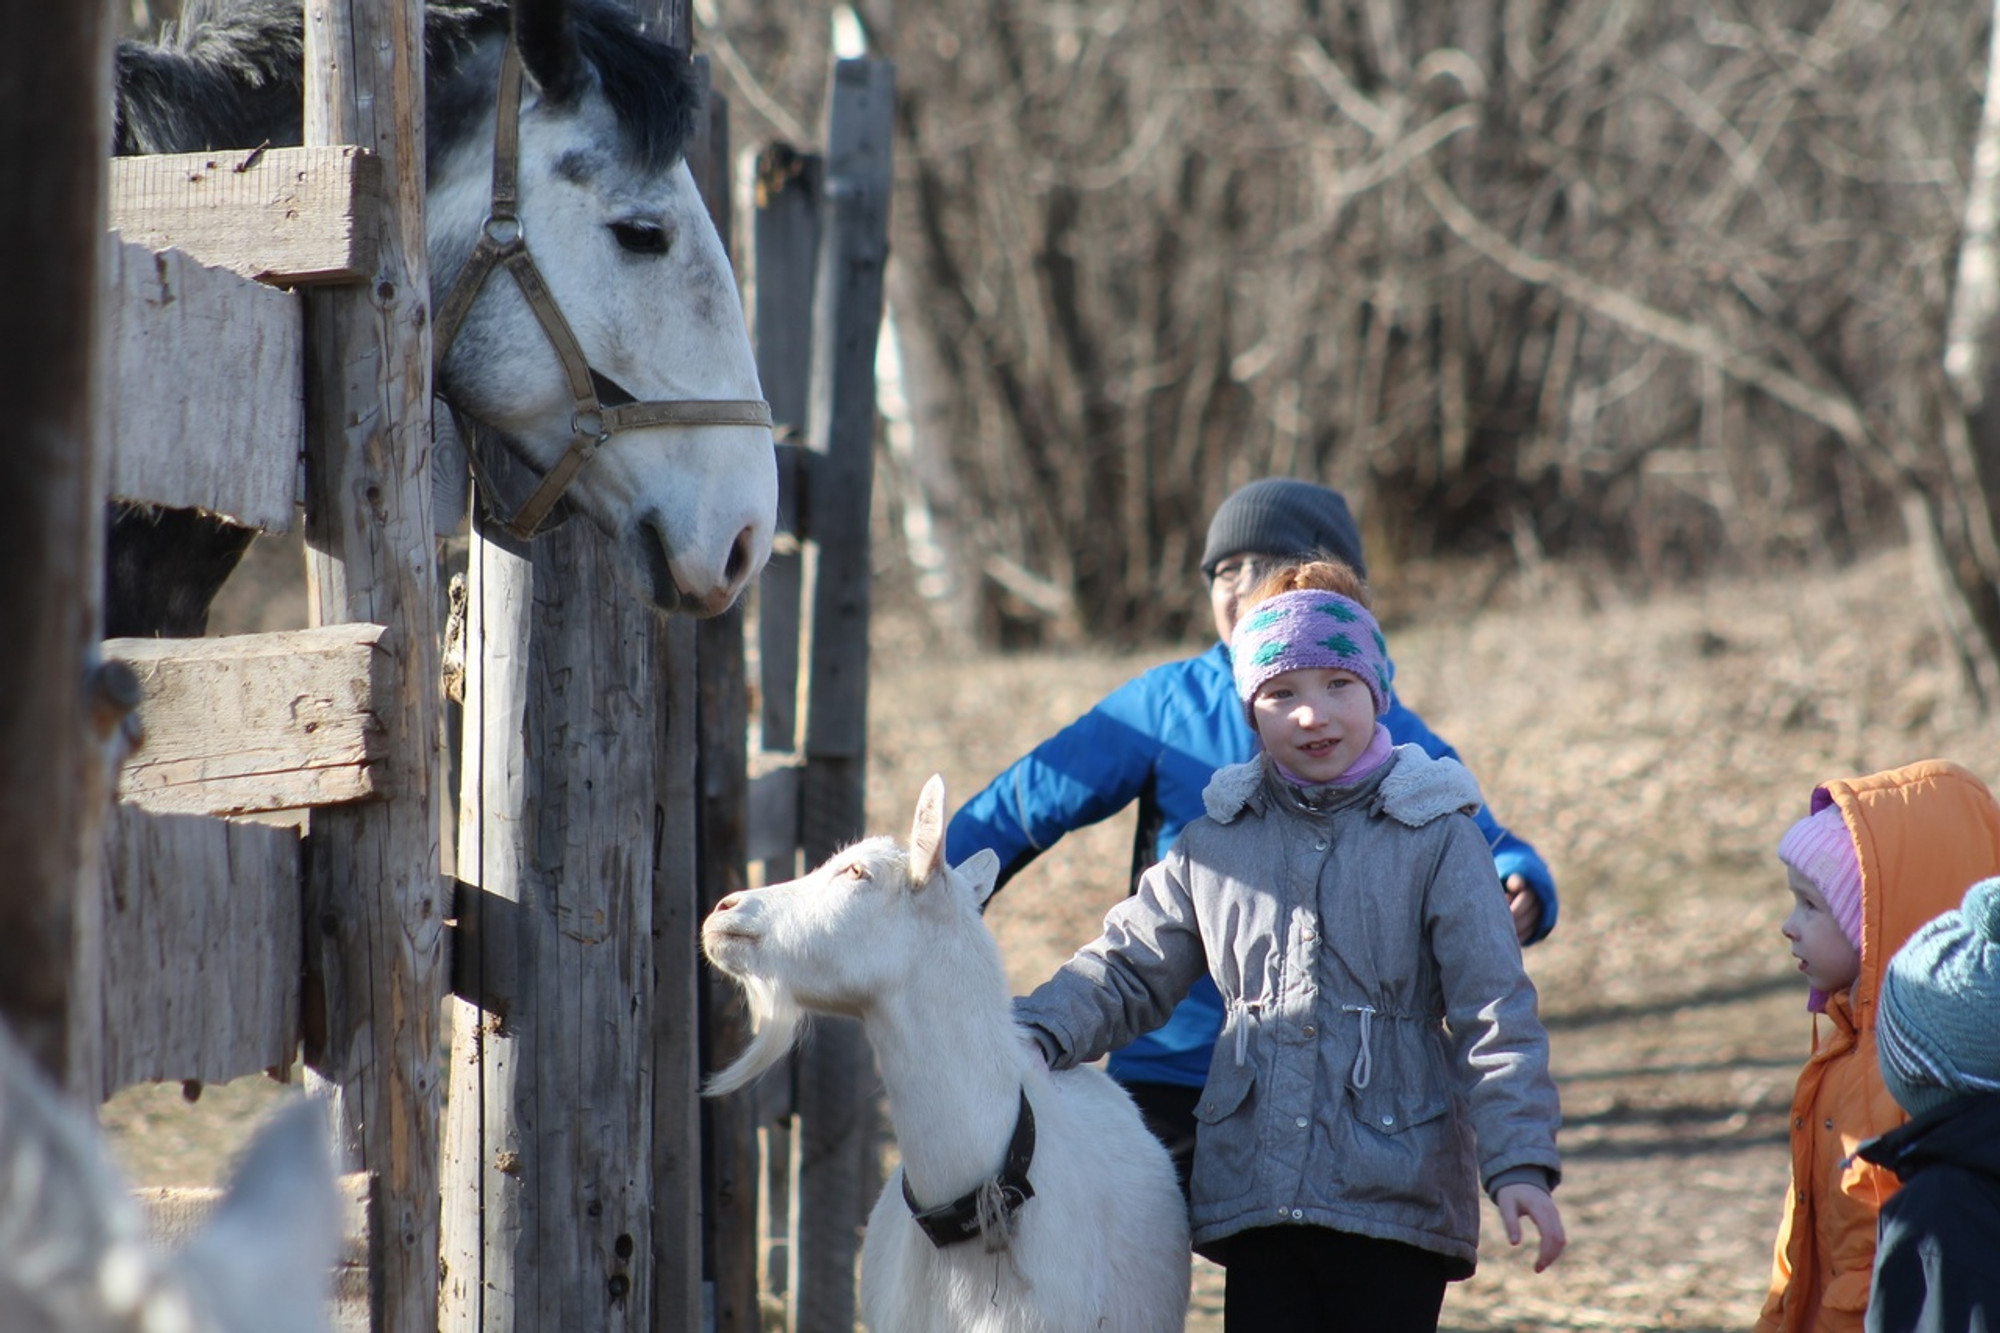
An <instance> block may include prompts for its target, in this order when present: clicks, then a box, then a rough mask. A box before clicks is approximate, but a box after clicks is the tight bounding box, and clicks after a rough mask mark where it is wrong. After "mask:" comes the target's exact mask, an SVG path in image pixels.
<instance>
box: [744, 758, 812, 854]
mask: <svg viewBox="0 0 2000 1333" xmlns="http://www.w3.org/2000/svg"><path fill="white" fill-rule="evenodd" d="M799 771H800V770H799V768H798V766H797V765H791V766H788V767H785V768H774V769H772V770H771V771H770V772H768V773H759V774H758V775H757V776H756V777H754V778H751V779H750V801H749V804H750V812H749V821H748V822H749V831H750V836H749V847H748V849H747V855H746V859H747V860H750V861H773V860H776V859H777V858H779V857H782V856H790V855H791V854H792V853H793V852H796V851H797V850H798V849H799Z"/></svg>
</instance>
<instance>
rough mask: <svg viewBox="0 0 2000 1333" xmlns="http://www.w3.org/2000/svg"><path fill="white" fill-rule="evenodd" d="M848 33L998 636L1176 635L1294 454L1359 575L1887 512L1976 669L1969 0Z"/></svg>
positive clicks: (881, 28) (768, 59)
mask: <svg viewBox="0 0 2000 1333" xmlns="http://www.w3.org/2000/svg"><path fill="white" fill-rule="evenodd" d="M787 12H789V11H787ZM705 17H706V18H707V19H708V21H709V27H708V29H707V31H706V32H705V33H703V34H699V39H700V40H703V41H709V42H713V43H720V44H724V45H726V46H727V47H728V48H729V49H730V51H731V52H732V54H733V55H734V56H735V62H734V68H735V69H736V70H737V71H738V72H739V74H740V76H741V77H743V78H745V79H749V80H750V81H752V82H756V83H757V85H758V93H757V96H756V97H747V98H745V99H744V101H745V102H747V103H749V104H750V105H751V106H752V107H753V108H754V107H755V105H756V103H757V101H758V99H759V98H762V99H763V100H764V101H765V102H766V103H768V104H770V105H772V106H776V107H786V106H790V107H803V106H810V105H812V104H813V102H812V100H811V99H812V97H813V96H814V90H813V89H812V88H811V87H810V86H808V84H806V83H804V82H801V75H802V74H803V69H804V64H805V62H802V61H801V60H800V59H799V50H798V48H800V47H802V46H809V45H811V44H812V41H813V40H815V39H814V38H813V37H812V33H813V31H814V29H813V28H812V26H811V25H810V24H804V25H802V24H798V23H796V22H791V23H787V22H786V21H785V19H784V17H783V15H782V14H781V13H780V12H779V11H778V10H777V8H776V7H775V6H772V5H770V4H769V0H717V7H716V9H715V11H714V12H713V13H712V14H709V15H706V16H705ZM872 18H873V21H872V23H871V24H870V28H871V35H872V36H873V37H874V39H875V40H877V41H878V42H880V43H882V44H884V46H885V48H886V49H887V51H888V53H889V54H891V55H892V56H893V57H894V58H895V59H896V60H897V62H898V64H899V68H900V71H901V72H900V76H899V77H900V87H901V89H902V98H901V106H900V113H901V125H900V131H901V134H902V136H903V140H904V142H903V143H902V144H900V145H899V149H898V153H899V156H898V164H899V168H898V169H899V173H900V174H899V179H898V195H897V199H896V217H895V224H894V225H895V243H896V263H897V264H899V265H901V266H903V280H902V281H901V282H900V283H899V284H898V285H897V287H896V289H895V291H896V298H897V319H898V326H899V329H900V330H901V331H902V334H903V338H904V340H905V342H906V343H909V342H919V341H920V342H921V352H920V354H919V355H906V356H905V358H904V362H905V365H906V367H916V366H922V367H923V368H924V370H925V372H926V373H927V374H928V376H929V377H931V378H932V379H933V380H938V379H941V380H942V387H939V386H938V385H937V384H935V383H933V384H931V385H929V386H927V387H926V388H925V389H924V390H923V391H922V393H921V397H922V401H923V402H924V403H925V404H926V409H925V410H924V411H922V412H920V413H915V414H913V418H912V423H911V425H912V429H913V432H914V439H913V441H912V444H911V446H910V448H911V451H912V453H913V454H914V455H916V456H918V457H919V458H920V459H921V458H932V459H938V460H941V462H940V463H939V464H937V465H926V466H919V467H917V468H916V469H915V471H916V472H917V473H918V474H919V475H920V476H931V477H943V478H946V479H947V481H948V484H949V485H950V486H951V487H952V488H954V493H955V495H956V497H957V499H956V503H955V507H953V508H951V509H950V510H949V513H950V517H951V520H952V527H953V533H954V537H955V540H956V543H957V545H958V546H959V548H960V549H961V551H962V552H964V555H963V556H962V558H961V559H960V561H959V567H960V568H963V569H967V570H972V571H976V572H977V574H978V580H977V594H978V598H979V601H980V603H981V605H982V606H983V607H984V608H985V615H984V619H983V623H984V625H985V626H986V628H987V630H988V631H989V632H998V631H1000V630H1001V629H1003V628H1004V627H1005V626H1006V625H1009V624H1014V625H1019V626H1026V627H1029V628H1033V627H1035V626H1045V627H1046V626H1054V627H1058V628H1059V629H1063V630H1066V631H1068V632H1087V633H1093V634H1114V635H1124V636H1133V637H1136V636H1141V635H1151V634H1160V633H1172V632H1174V631H1177V630H1179V629H1181V628H1183V627H1184V626H1186V625H1187V624H1188V623H1190V620H1191V618H1192V617H1193V616H1195V615H1196V614H1197V613H1198V610H1199V608H1198V605H1197V602H1196V598H1195V589H1194V587H1193V585H1192V580H1191V579H1190V578H1189V574H1190V573H1191V571H1192V566H1193V564H1194V560H1195V558H1196V554H1197V548H1198V545H1199V541H1200V536H1201V531H1202V525H1203V523H1204V521H1205V518H1206V515H1207V513H1208V511H1209V509H1210V508H1211V507H1212V506H1213V504H1214V503H1215V502H1216V500H1218V499H1219V498H1220V497H1221V495H1222V494H1224V493H1225V492H1226V491H1227V490H1228V489H1229V488H1230V487H1231V486H1233V485H1235V484H1238V483H1240V482H1242V481H1244V480H1247V479H1248V478H1250V477H1253V476H1256V475H1260V474H1264V473H1272V472H1275V473H1288V474H1294V475H1300V476H1308V477H1313V478H1317V479H1321V480H1324V481H1327V482H1328V483H1330V484H1333V485H1337V486H1340V487H1342V488H1343V489H1345V490H1347V491H1348V492H1349V494H1350V496H1351V497H1352V498H1353V499H1354V500H1355V501H1356V502H1357V505H1358V507H1359V508H1360V510H1361V512H1362V514H1363V519H1364V526H1365V527H1366V529H1367V535H1368V543H1369V552H1370V556H1371V559H1373V560H1375V561H1376V562H1378V563H1382V564H1388V563H1391V562H1394V561H1395V560H1398V559H1401V558H1405V557H1410V556H1421V555H1425V554H1429V553H1434V552H1441V551H1459V552H1479V551H1501V552H1511V553H1513V556H1514V558H1517V559H1521V560H1527V561H1533V560H1538V559H1542V558H1545V557H1548V558H1562V557H1573V556H1586V557H1589V558H1593V559H1597V560H1600V561H1602V562H1604V563H1605V564H1606V565H1607V566H1608V567H1610V568H1613V569H1616V570H1622V571H1625V572H1626V573H1627V574H1629V575H1630V576H1631V577H1633V578H1634V579H1636V580H1640V581H1647V582H1652V581H1661V580H1678V579H1684V578H1691V577H1700V576H1702V575H1704V574H1707V573H1709V572H1711V571H1713V570H1716V569H1720V568H1730V567H1736V566H1741V565H1744V564H1746V563H1749V562H1757V563H1760V564H1770V563H1774V562H1775V563H1780V564H1792V565H1801V566H1802V565H1807V564H1810V563H1813V562H1821V561H1825V560H1827V559H1838V558H1841V557H1844V556H1846V555H1849V554H1851V553H1853V552H1854V551H1856V550H1858V549H1862V548H1864V547H1866V546H1868V545H1870V544H1872V543H1876V542H1879V541H1881V540H1883V539H1887V538H1892V537H1896V536H1898V535H1901V534H1902V533H1904V532H1905V531H1907V532H1908V533H1910V534H1911V535H1912V536H1913V537H1914V538H1915V539H1916V540H1917V541H1918V543H1919V545H1920V547H1921V548H1922V549H1924V550H1927V551H1929V552H1931V554H1932V559H1931V562H1930V566H1929V567H1930V568H1931V569H1932V570H1933V571H1934V573H1935V574H1936V575H1937V579H1936V582H1937V586H1938V589H1939V591H1940V593H1941V597H1940V602H1939V605H1940V607H1941V609H1942V610H1944V611H1945V613H1946V614H1947V616H1948V619H1949V623H1950V625H1951V627H1952V631H1953V641H1954V642H1955V643H1957V644H1958V645H1959V648H1960V655H1961V659H1962V662H1963V665H1964V667H1965V671H1966V676H1967V679H1968V680H1970V681H1973V682H1975V683H1976V684H1977V686H1978V688H1979V689H1981V690H1982V691H1984V692H1986V693H1991V692H1992V691H1993V690H1994V688H1995V685H1996V683H2000V672H1995V670H1994V668H1993V667H1992V665H1991V664H1992V661H1993V659H1994V645H1995V644H1996V643H2000V599H1996V597H1995V594H1994V589H1995V588H1996V586H2000V578H1996V575H2000V560H1996V559H1995V558H1994V542H1993V538H1992V533H1991V528H1992V523H1991V519H1990V516H1989V515H1990V506H1989V504H1988V503H1987V500H1986V490H1985V488H1984V486H1983V485H1982V482H1983V481H1984V479H1985V478H1986V477H1987V476H1988V475H1989V473H1990V471H1991V469H1990V468H1989V467H1988V466H1987V465H1986V463H1985V462H1984V461H1983V460H1986V459H1988V458H1990V457H1991V456H1992V453H1993V449H1994V448H1995V446H1994V445H1991V444H1989V443H1988V442H1987V441H1986V438H1985V432H1987V431H1989V430H1991V429H1994V428H1993V427H1988V426H1987V425H1986V424H1985V417H1984V416H1983V415H1980V414H1978V413H1977V412H1975V414H1974V415H1973V416H1971V417H1968V415H1967V407H1968V404H1969V402H1970V400H1966V399H1964V398H1963V397H1962V396H1961V391H1958V390H1954V388H1953V387H1952V378H1951V377H1950V376H1948V375H1947V374H1946V371H1945V347H1946V331H1947V322H1948V317H1949V313H1950V311H1951V310H1952V309H1953V300H1954V297H1953V293H1954V290H1963V289H1967V288H1968V281H1969V278H1971V277H1972V276H1975V275H1976V273H1977V271H1978V270H1977V264H1976V262H1974V261H1975V259H1976V254H1977V251H1976V248H1975V247H1971V246H1968V247H1967V248H1966V254H1967V257H1968V261H1967V262H1968V263H1971V264H1972V268H1971V269H1969V270H1967V269H1966V268H1965V265H1962V264H1961V262H1960V258H1959V256H1960V238H1961V235H1962V234H1965V233H1966V232H1968V231H1972V232H1977V230H1978V228H1979V227H1982V226H1983V227H1984V228H1985V229H1986V233H1987V234H1988V236H1989V237H1990V234H1991V231H1992V225H1993V224H1992V222H1991V217H1992V213H1993V207H1992V205H1990V204H1989V205H1987V206H1986V207H1987V212H1986V214H1984V215H1983V216H1984V217H1985V218H1986V219H1987V220H1986V221H1985V222H1981V221H1980V218H1981V216H1982V215H1980V214H1979V213H1978V212H1977V211H1976V210H1975V211H1974V212H1973V213H1971V214H1968V211H1967V210H1968V203H1969V202H1971V200H1972V199H1973V198H1974V197H1975V196H1973V195H1970V194H1969V193H1968V180H1969V179H1971V180H1976V179H1979V178H1978V176H1977V174H1976V173H1975V172H1974V169H1973V161H1974V158H1973V146H1974V143H1975V140H1976V138H1977V137H1978V133H1979V129H1980V123H1981V122H1980V108H1981V105H1982V100H1983V99H1982V90H1983V87H1984V80H1985V77H1986V65H1987V39H1988V33H1989V30H1990V28H1991V24H1992V15H1991V13H1990V12H1989V8H1988V6H1987V5H1986V4H1984V3H1973V0H1961V3H1957V4H1945V5H1933V4H1922V3H1915V2H1909V3H1900V4H1897V3H1890V4H1863V3H1859V0H1836V3H1834V4H1832V5H1827V4H1824V3H1810V2H1808V0H1733V2H1732V3H1723V4H1715V3H1695V2H1694V0H1662V3H1659V4H1655V5H1636V4H1631V3H1613V4H1610V5H1601V4H1581V3H1563V2H1562V0H1506V3H1503V4H1494V3H1491V0H1449V2H1448V3H1445V4H1442V5H1425V6H1392V5H1389V4H1387V3H1386V2H1385V0H1316V2H1315V0H1303V2H1302V3H1296V4H1294V3H1285V2H1283V0H1206V2H1205V3H1200V4H1194V5H1189V4H1182V3H1167V2H1166V0H1123V2H1122V3H1101V4H1092V5H1073V6H1032V5H1026V4H1018V3H994V2H993V0H936V2H935V3H933V4H930V5H926V6H922V7H911V8H910V9H908V10H907V11H906V12H904V13H902V14H900V15H898V16H897V18H896V22H895V24H894V25H893V27H891V25H889V24H888V22H887V21H886V18H885V17H884V16H882V15H879V14H878V15H873V16H872ZM724 64H725V69H727V68H729V67H730V66H729V62H724ZM753 72H754V73H753ZM759 75H761V78H760V77H757V76H759ZM752 118H753V119H754V110H753V117H752ZM752 133H753V137H754V129H753V132H752ZM1995 152H1996V153H2000V149H1996V150H1995ZM1990 175H1991V172H1990V171H1989V178H1990ZM1986 264H1987V269H1988V270H1989V271H1990V269H1991V267H1992V263H1991V261H1990V260H1987V261H1986ZM1962 270H1963V271H1962ZM1972 300H1973V298H1972V297H1971V296H1969V295H1967V296H1962V297H1960V298H1958V306H1957V308H1958V309H1959V310H1960V311H1961V312H1964V313H1963V314H1962V315H1961V322H1964V321H1966V320H1971V321H1973V322H1974V323H1975V324H1976V323H1977V322H1978V321H1979V320H1980V319H1981V318H1984V319H1985V320H1987V321H1988V322H1990V319H1991V315H1990V308H1991V302H1990V301H1989V303H1988V305H1987V306H1986V307H1983V308H1984V309H1986V310H1988V311H1989V313H1988V314H1986V315H1984V316H1980V315H1979V314H1978V313H1977V311H1978V310H1979V309H1981V308H1982V307H1978V306H1976V305H1974V304H1972V303H1971V302H1972ZM1967 336H1968V337H1970V338H1971V339H1972V343H1973V344H1974V345H1983V342H1982V340H1981V339H1980V338H1979V337H1978V335H1967ZM1965 342H1966V339H1965V338H1961V339H1960V344H1961V345H1964V344H1965ZM909 392H910V396H911V397H912V399H913V400H914V399H916V398H917V397H918V396H919V392H918V391H917V390H915V389H912V390H910V391H909ZM966 497H977V503H976V504H972V503H968V501H967V499H966ZM948 498H950V497H940V499H948ZM960 595H964V592H963V590H962V591H961V593H960Z"/></svg>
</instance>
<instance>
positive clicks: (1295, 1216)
mask: <svg viewBox="0 0 2000 1333" xmlns="http://www.w3.org/2000/svg"><path fill="white" fill-rule="evenodd" d="M1278 1211H1279V1212H1281V1213H1282V1212H1284V1211H1285V1210H1284V1209H1282V1208H1280V1209H1279V1210H1278ZM1305 1215H1306V1213H1305V1209H1303V1208H1294V1209H1292V1220H1293V1221H1294V1222H1296V1221H1298V1220H1299V1219H1300V1218H1302V1217H1304V1216H1305Z"/></svg>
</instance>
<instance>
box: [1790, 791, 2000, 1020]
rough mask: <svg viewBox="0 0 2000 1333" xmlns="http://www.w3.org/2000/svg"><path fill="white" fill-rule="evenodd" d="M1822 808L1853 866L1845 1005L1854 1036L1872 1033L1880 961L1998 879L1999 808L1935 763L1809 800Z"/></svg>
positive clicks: (1885, 964)
mask: <svg viewBox="0 0 2000 1333" xmlns="http://www.w3.org/2000/svg"><path fill="white" fill-rule="evenodd" d="M1829 803H1831V804H1833V805H1837V806H1839V807H1840V814H1841V818H1842V819H1844V820H1845V821H1846V823H1847V832H1848V834H1849V836H1851V837H1852V838H1853V839H1854V848H1855V853H1856V855H1857V856H1858V858H1859V860H1860V863H1861V972H1860V975H1858V976H1857V977H1856V978H1855V980H1854V986H1853V989H1852V991H1851V993H1850V995H1849V1006H1850V1008H1851V1010H1852V1012H1853V1017H1854V1025H1855V1027H1856V1028H1857V1029H1859V1030H1860V1031H1862V1032H1873V1031H1874V1029H1875V997H1876V995H1877V993H1878V992H1879V990H1880V988H1881V984H1882V974H1883V972H1884V970H1885V969H1886V968H1887V967H1888V965H1889V958H1890V956H1891V955H1893V954H1894V953H1895V952H1896V950H1897V949H1899V948H1901V947H1902V945H1903V942H1904V941H1905V940H1907V939H1909V938H1910V936H1911V935H1913V934H1915V933H1916V930H1917V928H1918V927H1919V926H1921V925H1923V924H1924V923H1925V922H1927V921H1929V920H1930V919H1931V918H1932V917H1934V916H1937V915H1938V914H1939V913H1940V912H1946V911H1949V910H1951V909H1952V908H1954V907H1957V906H1958V905H1959V902H1960V900H1962V899H1963V898H1964V897H1965V891H1966V890H1967V889H1969V888H1971V887H1972V885H1973V884H1974V883H1976V882H1978V881H1979V880H1982V879H1984V878H1986V877H1987V876H1989V875H1992V874H1994V873H1995V871H1996V870H2000V803H1996V802H1995V801H1994V799H1993V794H1992V793H1991V792H1990V791H1988V790H1987V788H1986V784H1985V783H1983V782H1981V781H1980V780H1979V779H1978V778H1976V777H1974V776H1973V775H1972V774H1971V773H1969V772H1967V771H1966V770H1965V769H1963V768H1961V767H1959V766H1958V765H1957V764H1954V763H1951V762H1950V761H1949V760H1944V759H1926V760H1922V761H1921V762H1918V763H1914V764H1907V765H1905V766H1904V767H1902V768H1892V769H1889V770H1888V771H1886V772H1883V773H1875V774H1871V775H1870V776H1868V777H1864V778H1843V779H1836V780H1835V781H1832V782H1829V783H1826V784H1825V785H1824V786H1822V787H1820V788H1819V789H1818V790H1816V791H1815V792H1814V793H1813V799H1812V808H1813V809H1814V810H1819V809H1822V808H1824V807H1825V806H1826V805H1827V804H1829ZM1885 886H1886V887H1885Z"/></svg>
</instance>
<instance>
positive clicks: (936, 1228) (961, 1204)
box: [903, 1088, 1035, 1250]
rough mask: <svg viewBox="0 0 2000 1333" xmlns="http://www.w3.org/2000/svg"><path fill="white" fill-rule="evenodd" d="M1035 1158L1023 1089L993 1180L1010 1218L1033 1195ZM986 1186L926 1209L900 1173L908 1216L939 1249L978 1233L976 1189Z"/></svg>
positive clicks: (906, 1175)
mask: <svg viewBox="0 0 2000 1333" xmlns="http://www.w3.org/2000/svg"><path fill="white" fill-rule="evenodd" d="M1034 1160H1035V1111H1034V1108H1033V1107H1031V1106H1029V1105H1028V1090H1027V1089H1026V1088H1023V1089H1021V1111H1020V1114H1019V1115H1017V1116H1015V1117H1014V1137H1013V1139H1012V1141H1010V1142H1009V1143H1008V1144H1007V1160H1006V1161H1004V1162H1002V1163H1001V1164H1000V1174H999V1175H998V1176H996V1177H994V1180H993V1183H994V1184H997V1185H998V1186H999V1187H1000V1201H1001V1205H1002V1206H1003V1207H1004V1208H1005V1209H1006V1216H1007V1217H1009V1218H1011V1217H1013V1215H1014V1214H1015V1213H1017V1212H1019V1211H1020V1210H1021V1205H1022V1204H1024V1203H1026V1202H1027V1201H1028V1200H1030V1199H1032V1198H1034V1197H1035V1187H1034V1186H1033V1185H1030V1184H1029V1183H1028V1167H1029V1165H1030V1164H1031V1163H1033V1162H1034ZM985 1188H986V1186H985V1185H980V1186H978V1187H976V1188H974V1189H972V1190H969V1191H967V1192H966V1193H964V1194H961V1195H960V1196H959V1197H958V1198H956V1199H953V1200H952V1201H951V1202H950V1203H941V1204H939V1205H938V1206H937V1207H935V1208H925V1207H922V1206H920V1205H919V1204H918V1203H917V1196H916V1195H914V1194H912V1193H910V1173H909V1172H907V1171H905V1172H904V1173H903V1202H904V1203H906V1204H908V1205H909V1206H910V1216H911V1217H913V1218H915V1219H916V1221H917V1225H918V1226H920V1227H922V1228H923V1229H924V1234H925V1235H926V1236H929V1237H930V1238H931V1244H933V1245H935V1246H937V1247H938V1248H939V1249H940V1250H941V1249H943V1248H944V1247H945V1246H947V1245H956V1244H958V1243H959V1242H961V1241H968V1240H971V1239H973V1238H974V1237H976V1236H978V1235H979V1192H980V1190H983V1189H985Z"/></svg>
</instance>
